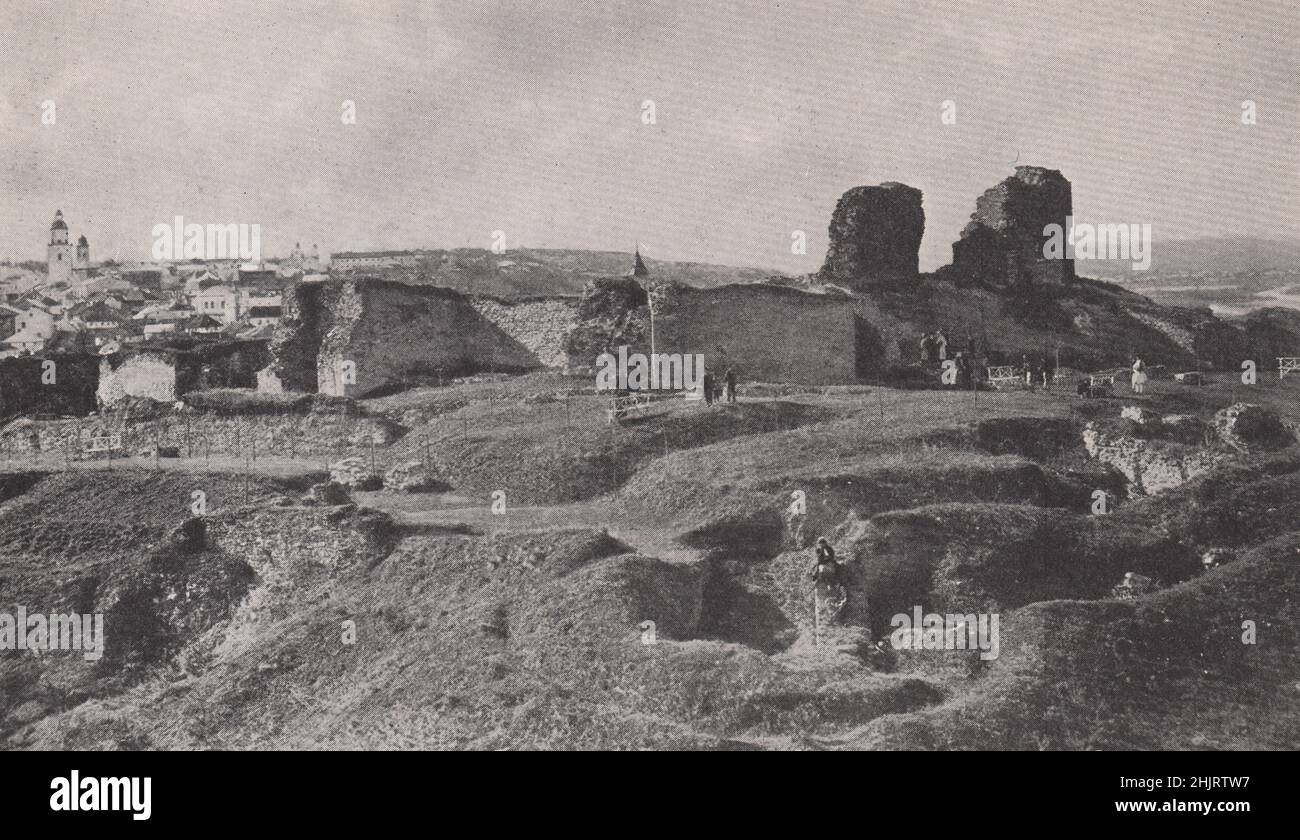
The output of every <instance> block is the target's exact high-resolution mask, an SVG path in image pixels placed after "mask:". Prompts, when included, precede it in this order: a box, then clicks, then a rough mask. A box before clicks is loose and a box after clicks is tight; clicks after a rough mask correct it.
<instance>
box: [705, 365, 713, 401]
mask: <svg viewBox="0 0 1300 840" xmlns="http://www.w3.org/2000/svg"><path fill="white" fill-rule="evenodd" d="M704 404H705V405H713V371H711V370H706V371H704Z"/></svg>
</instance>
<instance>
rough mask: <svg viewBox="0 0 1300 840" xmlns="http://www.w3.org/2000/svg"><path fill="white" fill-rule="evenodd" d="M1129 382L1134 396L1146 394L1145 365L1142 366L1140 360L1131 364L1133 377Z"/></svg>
mask: <svg viewBox="0 0 1300 840" xmlns="http://www.w3.org/2000/svg"><path fill="white" fill-rule="evenodd" d="M1129 381H1130V385H1131V386H1132V388H1133V393H1135V394H1143V393H1146V384H1147V368H1146V365H1144V364H1142V359H1141V358H1139V359H1137V360H1135V361H1134V362H1133V376H1132V377H1131V379H1130V380H1129Z"/></svg>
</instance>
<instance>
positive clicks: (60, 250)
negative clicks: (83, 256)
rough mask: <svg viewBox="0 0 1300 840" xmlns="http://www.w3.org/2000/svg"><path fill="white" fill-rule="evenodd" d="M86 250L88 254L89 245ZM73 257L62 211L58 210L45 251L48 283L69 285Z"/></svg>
mask: <svg viewBox="0 0 1300 840" xmlns="http://www.w3.org/2000/svg"><path fill="white" fill-rule="evenodd" d="M86 250H87V254H89V251H90V246H89V245H87V246H86ZM73 257H74V255H73V252H72V243H70V242H68V223H67V222H65V221H63V211H62V210H59V211H57V212H56V213H55V214H54V224H52V225H50V244H49V245H48V246H47V247H46V251H45V258H46V262H47V264H48V268H47V269H46V274H47V276H48V277H49V282H51V283H56V282H60V281H62V282H64V283H68V284H71V282H72V269H73Z"/></svg>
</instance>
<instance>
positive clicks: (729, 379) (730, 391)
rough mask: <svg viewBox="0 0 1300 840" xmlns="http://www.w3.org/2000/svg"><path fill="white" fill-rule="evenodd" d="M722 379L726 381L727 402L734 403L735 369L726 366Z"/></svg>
mask: <svg viewBox="0 0 1300 840" xmlns="http://www.w3.org/2000/svg"><path fill="white" fill-rule="evenodd" d="M723 381H724V382H726V383H727V402H729V403H734V402H735V401H736V371H735V370H733V369H732V368H727V372H726V374H725V375H724V376H723Z"/></svg>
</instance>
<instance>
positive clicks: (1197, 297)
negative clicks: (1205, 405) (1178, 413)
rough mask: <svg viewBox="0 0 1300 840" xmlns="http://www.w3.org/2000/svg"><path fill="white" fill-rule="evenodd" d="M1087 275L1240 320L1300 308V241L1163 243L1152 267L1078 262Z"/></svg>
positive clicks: (1222, 239) (1157, 245) (1219, 239)
mask: <svg viewBox="0 0 1300 840" xmlns="http://www.w3.org/2000/svg"><path fill="white" fill-rule="evenodd" d="M1076 270H1077V271H1078V272H1079V273H1080V274H1083V275H1087V276H1091V277H1102V278H1109V279H1113V280H1114V281H1115V282H1118V283H1121V284H1123V285H1124V286H1125V287H1127V288H1129V289H1132V290H1133V291H1135V292H1138V293H1140V294H1143V295H1146V296H1147V297H1149V298H1151V299H1152V300H1153V301H1155V302H1156V303H1160V304H1164V305H1167V306H1168V305H1173V306H1208V307H1210V308H1211V309H1213V310H1214V312H1215V314H1217V315H1220V316H1222V317H1228V318H1231V317H1236V316H1241V315H1244V314H1246V313H1247V312H1250V311H1252V310H1255V309H1260V308H1262V307H1265V306H1289V307H1291V308H1300V296H1297V291H1300V241H1287V240H1270V239H1256V238H1252V237H1215V238H1208V239H1183V240H1169V241H1167V242H1161V241H1159V240H1156V242H1155V243H1154V245H1153V247H1152V249H1151V267H1150V268H1148V269H1147V270H1145V271H1137V270H1134V269H1133V266H1132V263H1131V262H1129V261H1125V260H1089V261H1087V262H1079V263H1077V264H1076Z"/></svg>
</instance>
